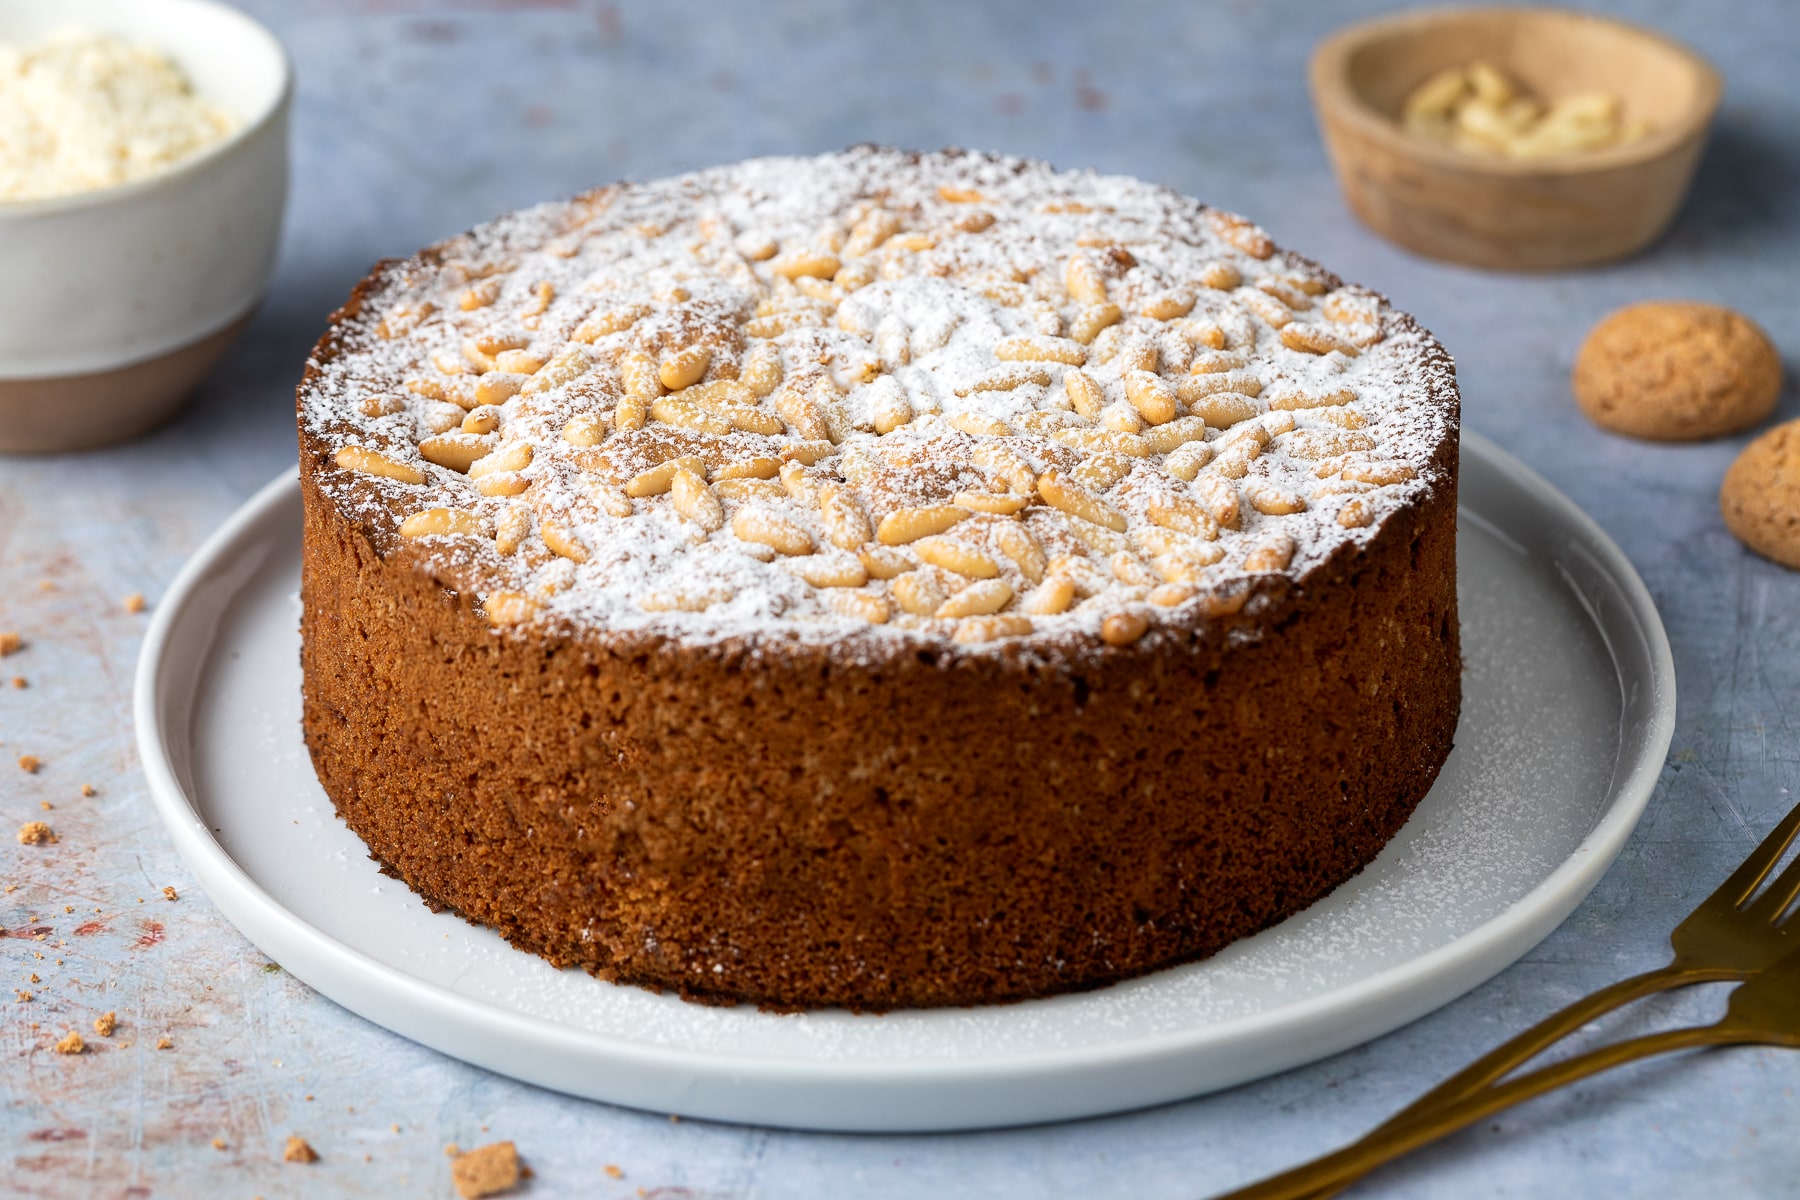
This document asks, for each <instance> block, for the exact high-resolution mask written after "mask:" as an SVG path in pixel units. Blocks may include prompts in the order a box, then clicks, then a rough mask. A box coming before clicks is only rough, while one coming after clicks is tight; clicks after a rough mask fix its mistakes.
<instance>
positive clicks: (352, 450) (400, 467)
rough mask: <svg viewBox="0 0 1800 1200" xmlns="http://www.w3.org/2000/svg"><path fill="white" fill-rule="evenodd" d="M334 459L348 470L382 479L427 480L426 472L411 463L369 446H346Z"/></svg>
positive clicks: (412, 481)
mask: <svg viewBox="0 0 1800 1200" xmlns="http://www.w3.org/2000/svg"><path fill="white" fill-rule="evenodd" d="M332 461H333V462H335V463H337V465H338V466H340V467H342V468H344V469H345V470H346V471H358V472H360V473H362V474H364V475H376V476H379V477H380V478H382V479H392V480H395V481H397V482H399V483H424V482H425V472H423V471H421V470H419V468H417V467H415V466H413V465H412V464H411V463H403V462H400V461H398V460H397V459H392V458H389V457H388V456H387V455H385V454H383V453H381V452H380V451H379V450H371V449H369V448H368V447H367V446H345V447H344V448H343V449H342V450H339V451H338V452H337V454H336V456H335V457H334V458H333V459H332Z"/></svg>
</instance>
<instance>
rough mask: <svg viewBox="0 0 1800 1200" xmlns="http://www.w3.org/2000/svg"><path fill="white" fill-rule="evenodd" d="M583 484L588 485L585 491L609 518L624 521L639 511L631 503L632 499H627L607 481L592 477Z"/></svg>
mask: <svg viewBox="0 0 1800 1200" xmlns="http://www.w3.org/2000/svg"><path fill="white" fill-rule="evenodd" d="M583 483H584V484H585V485H586V487H585V490H586V491H587V494H588V497H589V498H590V499H591V500H593V502H594V503H595V504H597V505H599V506H600V511H601V512H604V513H605V514H606V515H607V516H609V517H618V518H619V519H620V520H623V519H624V518H626V517H629V516H630V515H631V514H632V513H633V512H636V511H637V509H636V507H635V506H634V505H633V504H632V503H631V500H630V498H629V497H627V496H626V495H625V493H624V492H621V491H620V490H619V489H618V488H616V487H613V486H612V485H611V484H610V483H608V482H606V481H605V480H602V479H595V478H593V477H591V476H590V477H588V478H586V479H584V480H583Z"/></svg>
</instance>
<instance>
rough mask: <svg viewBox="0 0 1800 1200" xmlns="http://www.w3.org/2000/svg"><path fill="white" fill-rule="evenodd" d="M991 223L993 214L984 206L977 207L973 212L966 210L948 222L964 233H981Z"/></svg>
mask: <svg viewBox="0 0 1800 1200" xmlns="http://www.w3.org/2000/svg"><path fill="white" fill-rule="evenodd" d="M993 223H994V214H993V213H991V212H988V211H987V210H986V209H984V208H978V209H976V210H975V211H973V212H966V213H964V214H962V215H961V216H960V217H957V218H956V219H955V220H953V221H951V222H950V224H951V225H952V226H953V227H955V228H957V229H960V230H962V231H963V232H964V233H981V232H982V231H983V230H985V229H987V228H988V227H989V226H991V225H993Z"/></svg>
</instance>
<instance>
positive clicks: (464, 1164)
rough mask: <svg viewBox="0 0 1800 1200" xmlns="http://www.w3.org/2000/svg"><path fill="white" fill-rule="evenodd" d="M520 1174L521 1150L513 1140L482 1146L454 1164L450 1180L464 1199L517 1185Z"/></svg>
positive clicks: (464, 1155) (491, 1194)
mask: <svg viewBox="0 0 1800 1200" xmlns="http://www.w3.org/2000/svg"><path fill="white" fill-rule="evenodd" d="M520 1177H521V1172H520V1167H519V1150H518V1147H517V1146H515V1145H513V1144H512V1143H511V1142H494V1143H492V1144H491V1145H487V1146H479V1147H477V1148H475V1149H474V1150H470V1151H469V1152H468V1153H466V1154H458V1155H457V1156H456V1158H455V1159H454V1160H453V1161H452V1162H451V1163H450V1181H451V1182H452V1183H453V1184H455V1185H456V1194H457V1195H459V1196H461V1197H462V1198H463V1200H475V1198H476V1197H479V1196H494V1195H498V1194H499V1193H501V1192H504V1191H506V1190H507V1189H509V1188H512V1187H516V1186H517V1185H518V1182H519V1179H520Z"/></svg>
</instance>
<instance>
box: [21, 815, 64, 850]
mask: <svg viewBox="0 0 1800 1200" xmlns="http://www.w3.org/2000/svg"><path fill="white" fill-rule="evenodd" d="M56 841H57V837H56V831H55V830H54V829H51V828H50V826H48V825H46V824H44V823H43V822H42V821H27V822H25V823H24V824H23V825H21V826H19V844H20V845H22V846H46V845H54V844H55V842H56Z"/></svg>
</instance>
